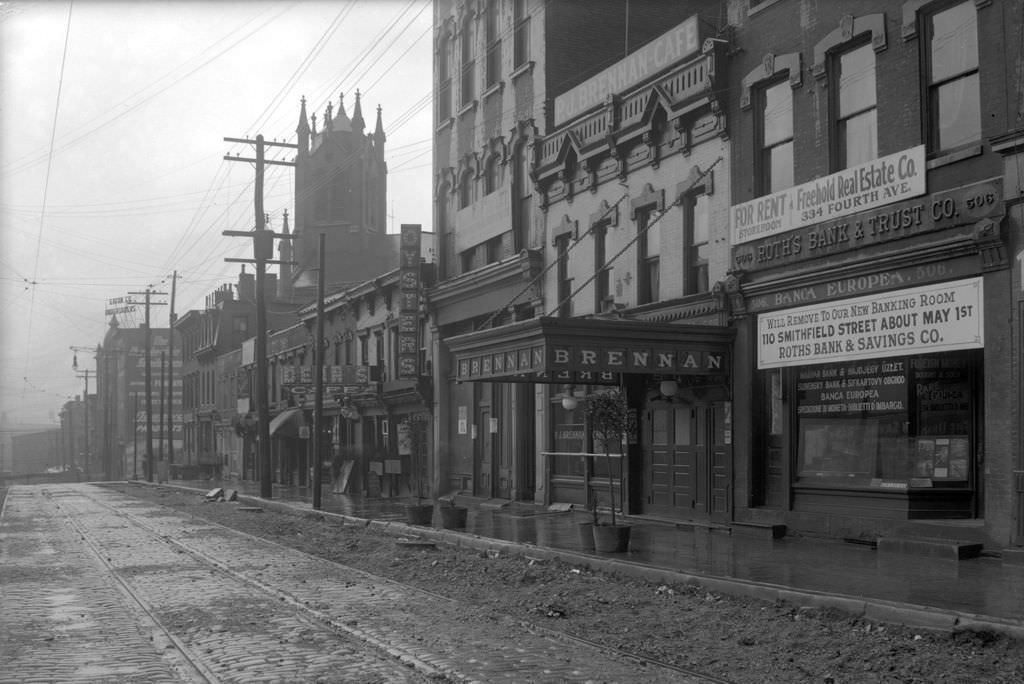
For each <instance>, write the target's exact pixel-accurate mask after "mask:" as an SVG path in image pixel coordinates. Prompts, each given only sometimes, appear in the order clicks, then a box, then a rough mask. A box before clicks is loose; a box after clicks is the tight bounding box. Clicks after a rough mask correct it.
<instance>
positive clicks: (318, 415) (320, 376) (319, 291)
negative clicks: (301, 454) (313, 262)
mask: <svg viewBox="0 0 1024 684" xmlns="http://www.w3.org/2000/svg"><path fill="white" fill-rule="evenodd" d="M326 239H327V235H326V234H325V233H323V232H321V233H320V244H319V248H318V252H317V253H318V257H319V268H320V270H319V271H317V278H316V337H315V339H314V340H313V345H314V349H315V351H314V352H313V362H314V368H313V378H314V380H313V387H314V389H313V510H314V511H319V510H320V508H321V499H322V496H323V492H321V491H320V490H321V489H322V487H323V483H322V482H321V481H320V480H321V479H322V474H321V473H322V471H323V462H324V456H323V442H324V439H323V437H324V435H323V430H324V281H325V280H327V278H326V276H325V271H324V245H325V243H326Z"/></svg>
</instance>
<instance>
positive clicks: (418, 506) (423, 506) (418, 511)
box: [402, 413, 434, 525]
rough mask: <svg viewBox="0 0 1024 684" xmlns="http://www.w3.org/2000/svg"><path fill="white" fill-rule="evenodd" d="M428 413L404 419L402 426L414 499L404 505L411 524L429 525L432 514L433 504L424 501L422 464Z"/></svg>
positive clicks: (425, 458) (424, 457)
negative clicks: (404, 431) (405, 438)
mask: <svg viewBox="0 0 1024 684" xmlns="http://www.w3.org/2000/svg"><path fill="white" fill-rule="evenodd" d="M429 421H430V415H429V414H426V413H417V414H414V415H411V416H409V417H408V418H406V419H405V420H404V421H402V422H403V423H404V425H403V427H404V429H405V430H406V435H407V438H408V440H409V461H410V463H409V465H410V471H411V472H410V478H411V481H410V482H409V486H410V489H411V490H412V492H413V494H414V496H415V499H416V501H415V502H414V503H410V504H409V505H408V506H407V507H406V519H407V520H408V522H409V523H410V524H413V525H429V524H430V523H431V520H432V519H433V515H434V505H433V504H432V503H424V501H423V500H424V499H425V498H426V497H425V496H424V479H425V473H424V466H425V465H426V460H427V437H428V435H429V433H430V430H429V426H430V423H429Z"/></svg>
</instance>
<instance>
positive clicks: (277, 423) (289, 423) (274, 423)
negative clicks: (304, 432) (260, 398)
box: [270, 408, 306, 437]
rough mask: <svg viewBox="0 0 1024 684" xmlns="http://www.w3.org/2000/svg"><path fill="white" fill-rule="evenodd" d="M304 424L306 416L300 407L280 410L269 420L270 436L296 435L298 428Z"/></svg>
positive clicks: (297, 434)
mask: <svg viewBox="0 0 1024 684" xmlns="http://www.w3.org/2000/svg"><path fill="white" fill-rule="evenodd" d="M305 424H306V417H305V416H304V415H303V413H302V409H300V408H291V409H285V410H284V411H281V412H280V413H279V414H277V415H276V416H274V418H273V420H271V421H270V436H271V437H273V436H274V435H275V434H276V435H279V436H281V437H298V436H299V428H300V427H302V426H303V425H305Z"/></svg>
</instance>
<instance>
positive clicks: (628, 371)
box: [447, 317, 733, 522]
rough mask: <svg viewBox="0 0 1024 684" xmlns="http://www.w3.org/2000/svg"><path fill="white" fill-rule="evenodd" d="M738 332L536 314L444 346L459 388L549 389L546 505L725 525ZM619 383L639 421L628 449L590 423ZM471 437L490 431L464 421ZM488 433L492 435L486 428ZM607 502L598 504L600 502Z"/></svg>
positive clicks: (544, 442) (540, 481) (542, 460)
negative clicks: (603, 394)
mask: <svg viewBox="0 0 1024 684" xmlns="http://www.w3.org/2000/svg"><path fill="white" fill-rule="evenodd" d="M732 339H733V331H732V330H731V329H729V328H725V327H721V326H710V325H674V324H663V323H649V322H644V321H636V320H607V319H584V318H547V317H542V318H535V319H530V320H527V321H522V322H520V323H514V324H511V325H507V326H502V327H499V328H494V329H491V330H484V331H480V332H476V333H471V334H467V335H462V336H459V337H455V338H452V339H450V340H448V342H447V344H448V347H449V349H450V350H451V352H452V353H453V355H454V361H455V368H454V370H455V378H456V381H457V382H460V383H463V384H464V385H469V384H471V383H478V382H487V383H496V384H498V385H499V386H516V385H518V386H522V385H523V384H524V383H525V384H529V385H533V386H535V387H540V388H542V396H544V397H545V399H546V401H545V402H542V403H540V402H539V406H538V411H537V413H536V418H537V422H538V425H539V429H538V431H537V434H538V444H537V449H536V453H537V463H536V470H537V491H538V497H537V499H538V500H539V501H543V502H544V503H546V504H552V503H562V504H574V505H577V506H587V505H589V504H591V503H592V502H593V500H594V497H595V496H596V497H597V500H598V503H599V504H600V505H601V506H602V507H607V506H608V505H609V502H608V494H607V492H606V489H607V484H606V483H607V476H608V470H609V469H610V470H611V475H612V478H613V487H612V488H613V490H614V491H615V492H616V497H617V498H618V499H619V500H618V501H616V502H615V506H616V508H621V509H622V510H623V511H625V512H628V513H631V514H646V515H652V516H658V517H667V518H673V519H678V520H683V519H687V520H688V519H693V518H702V519H718V520H722V521H723V522H724V521H727V520H728V519H730V518H731V514H732V501H731V491H732V481H731V464H732V448H731V443H732V397H731V368H730V365H731V364H730V359H731V355H732V351H731V350H732ZM609 388H619V389H621V390H622V391H623V392H624V393H625V396H626V399H627V402H628V404H629V408H630V410H631V411H632V413H633V414H634V420H633V421H632V423H633V425H635V429H634V430H632V431H631V433H630V434H628V435H627V439H626V440H625V441H626V444H625V447H626V448H625V453H621V452H622V449H616V448H615V445H614V444H613V445H612V448H610V450H609V451H610V452H611V458H610V459H609V458H605V454H604V449H603V446H604V445H603V444H600V441H601V440H598V439H595V435H594V433H593V431H592V429H591V427H590V425H589V424H588V420H587V415H586V402H587V397H589V396H591V395H592V394H593V393H594V392H599V391H602V390H606V389H609ZM458 420H460V421H463V423H464V424H460V425H459V426H457V428H456V431H459V430H463V429H464V430H465V431H466V432H467V433H468V434H469V435H470V436H471V437H472V438H473V439H487V435H488V434H489V432H490V426H489V425H488V424H484V425H483V430H480V429H479V427H480V426H479V425H478V423H476V422H475V418H472V417H471V416H469V414H468V412H467V414H466V415H465V416H464V417H462V418H459V419H458ZM485 431H486V432H485ZM602 497H603V498H602Z"/></svg>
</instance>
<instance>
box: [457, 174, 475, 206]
mask: <svg viewBox="0 0 1024 684" xmlns="http://www.w3.org/2000/svg"><path fill="white" fill-rule="evenodd" d="M472 203H473V173H472V171H466V172H465V173H463V174H462V182H461V183H459V209H465V208H466V207H468V206H469V205H470V204H472Z"/></svg>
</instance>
